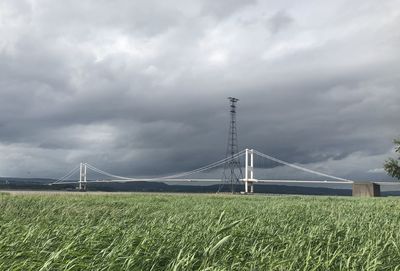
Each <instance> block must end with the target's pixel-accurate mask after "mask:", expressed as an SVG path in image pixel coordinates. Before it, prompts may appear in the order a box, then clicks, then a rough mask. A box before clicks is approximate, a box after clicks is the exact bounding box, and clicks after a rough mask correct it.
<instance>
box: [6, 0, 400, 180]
mask: <svg viewBox="0 0 400 271" xmlns="http://www.w3.org/2000/svg"><path fill="white" fill-rule="evenodd" d="M399 26H400V0H385V1H376V0H353V1H344V0H335V1H317V0H308V1H287V0H280V1H278V0H274V1H272V0H265V1H261V0H260V1H256V0H224V1H214V0H195V1H188V0H166V1H155V0H133V1H132V0H115V1H106V0H96V1H95V0H70V1H60V0H59V1H57V0H29V1H28V0H0V37H1V38H0V176H16V177H50V178H57V177H61V176H62V175H64V174H65V173H67V172H68V171H69V170H70V169H71V168H72V167H74V166H75V165H76V164H78V163H79V162H81V161H84V162H88V163H90V164H92V165H95V166H96V167H98V168H101V169H103V170H106V171H110V172H113V173H115V174H118V175H124V176H154V175H162V174H168V173H175V172H181V171H186V170H191V169H195V168H198V167H200V166H202V165H206V164H209V163H211V162H213V161H216V160H219V159H221V158H223V157H224V155H225V151H226V142H227V136H228V124H229V105H228V100H227V97H229V96H234V97H237V98H239V100H240V101H239V102H238V109H237V111H238V115H237V121H238V139H239V148H240V149H243V148H246V147H247V148H254V149H257V150H258V151H260V152H263V153H266V154H269V155H272V156H275V157H277V158H279V159H282V160H285V161H288V162H292V163H298V164H301V165H303V166H306V167H309V168H311V169H318V170H320V171H323V172H326V173H328V174H334V175H336V176H340V177H345V178H351V179H356V180H364V179H365V180H367V179H368V180H369V179H374V180H383V179H390V178H389V177H387V176H386V174H385V173H384V172H383V169H382V167H383V166H382V165H383V162H384V161H385V159H387V158H388V157H391V156H394V155H395V153H394V149H393V142H392V140H393V139H394V138H395V137H398V136H400V129H399V128H400V119H399V115H400V106H399V103H400V49H399V48H400V31H399ZM277 170H278V171H279V170H281V169H280V168H277ZM282 174H284V173H282Z"/></svg>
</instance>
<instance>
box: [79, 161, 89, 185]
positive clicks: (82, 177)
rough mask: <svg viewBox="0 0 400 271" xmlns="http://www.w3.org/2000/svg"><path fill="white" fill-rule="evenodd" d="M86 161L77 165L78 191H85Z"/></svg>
mask: <svg viewBox="0 0 400 271" xmlns="http://www.w3.org/2000/svg"><path fill="white" fill-rule="evenodd" d="M86 173H87V169H86V163H80V165H79V191H86V189H87V186H86V185H87V179H86Z"/></svg>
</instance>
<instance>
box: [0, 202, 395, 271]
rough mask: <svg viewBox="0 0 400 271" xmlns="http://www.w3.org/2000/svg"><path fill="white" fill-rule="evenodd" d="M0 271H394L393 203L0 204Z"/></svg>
mask: <svg viewBox="0 0 400 271" xmlns="http://www.w3.org/2000/svg"><path fill="white" fill-rule="evenodd" d="M0 210H1V212H0V270H400V231H399V226H400V201H399V200H397V199H395V198H380V199H354V198H329V197H300V196H299V197H295V196H293V197H266V196H253V197H245V196H243V197H240V196H235V197H232V196H205V195H196V196H190V195H188V196H182V195H179V196H171V195H131V196H122V195H118V196H98V195H97V196H89V195H88V196H71V195H65V196H60V195H57V196H2V197H0Z"/></svg>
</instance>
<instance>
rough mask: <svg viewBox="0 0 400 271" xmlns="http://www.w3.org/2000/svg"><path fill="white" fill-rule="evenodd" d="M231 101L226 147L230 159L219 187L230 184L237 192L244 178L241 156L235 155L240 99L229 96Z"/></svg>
mask: <svg viewBox="0 0 400 271" xmlns="http://www.w3.org/2000/svg"><path fill="white" fill-rule="evenodd" d="M228 100H229V103H230V116H231V120H230V125H229V136H228V145H227V148H226V157H227V158H231V159H229V160H228V161H227V162H226V163H225V166H224V173H223V175H222V183H221V185H220V187H219V189H218V192H220V191H221V190H222V188H223V186H224V185H229V187H230V190H231V192H232V193H235V187H236V185H237V184H239V183H240V179H241V178H242V176H243V174H242V168H241V166H240V160H239V157H236V158H235V155H236V154H237V153H238V151H239V150H238V149H239V147H238V136H237V128H236V103H237V102H238V101H239V99H237V98H234V97H229V98H228Z"/></svg>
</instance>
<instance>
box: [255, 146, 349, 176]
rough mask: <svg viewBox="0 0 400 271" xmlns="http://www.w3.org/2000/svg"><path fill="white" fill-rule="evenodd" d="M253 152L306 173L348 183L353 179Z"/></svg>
mask: <svg viewBox="0 0 400 271" xmlns="http://www.w3.org/2000/svg"><path fill="white" fill-rule="evenodd" d="M254 153H255V154H257V155H259V156H261V157H264V158H266V159H269V160H271V161H274V162H277V163H280V164H283V165H286V166H289V167H292V168H295V169H299V170H302V171H305V172H308V173H312V174H315V175H319V176H323V177H327V178H331V179H334V180H338V181H342V182H349V183H352V182H353V181H351V180H349V179H345V178H341V177H336V176H333V175H330V174H326V173H322V172H319V171H315V170H312V169H308V168H305V167H302V166H298V165H295V164H292V163H289V162H286V161H283V160H280V159H278V158H275V157H272V156H270V155H267V154H264V153H262V152H259V151H256V150H254Z"/></svg>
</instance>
